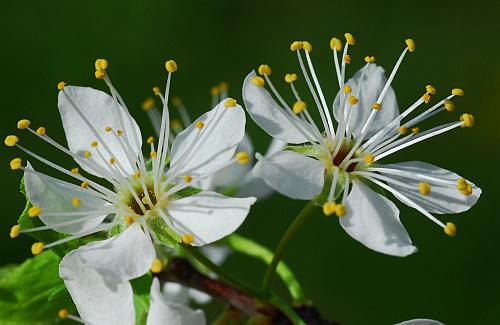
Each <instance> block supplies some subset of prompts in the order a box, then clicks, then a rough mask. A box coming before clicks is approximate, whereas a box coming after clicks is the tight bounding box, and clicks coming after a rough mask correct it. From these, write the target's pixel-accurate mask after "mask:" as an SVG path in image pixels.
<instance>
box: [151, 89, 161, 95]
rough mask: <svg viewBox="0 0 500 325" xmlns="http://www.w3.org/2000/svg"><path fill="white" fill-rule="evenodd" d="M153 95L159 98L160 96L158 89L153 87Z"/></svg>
mask: <svg viewBox="0 0 500 325" xmlns="http://www.w3.org/2000/svg"><path fill="white" fill-rule="evenodd" d="M153 93H154V94H155V95H156V96H159V95H160V94H161V91H160V87H153Z"/></svg>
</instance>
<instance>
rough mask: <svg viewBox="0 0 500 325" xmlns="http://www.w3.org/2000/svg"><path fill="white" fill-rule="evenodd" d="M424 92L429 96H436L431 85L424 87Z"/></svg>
mask: <svg viewBox="0 0 500 325" xmlns="http://www.w3.org/2000/svg"><path fill="white" fill-rule="evenodd" d="M425 90H426V91H427V92H428V93H429V94H431V95H435V94H436V88H434V87H433V86H432V85H427V86H425Z"/></svg>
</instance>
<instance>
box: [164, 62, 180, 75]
mask: <svg viewBox="0 0 500 325" xmlns="http://www.w3.org/2000/svg"><path fill="white" fill-rule="evenodd" d="M165 69H167V71H168V72H169V73H173V72H175V71H177V62H175V61H174V60H168V61H167V62H165Z"/></svg>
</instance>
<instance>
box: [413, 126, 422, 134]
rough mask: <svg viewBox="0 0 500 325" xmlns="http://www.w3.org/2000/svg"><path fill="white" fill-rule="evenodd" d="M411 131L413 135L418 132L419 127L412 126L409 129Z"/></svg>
mask: <svg viewBox="0 0 500 325" xmlns="http://www.w3.org/2000/svg"><path fill="white" fill-rule="evenodd" d="M411 133H413V134H414V135H417V134H419V133H420V128H418V127H416V128H412V129H411Z"/></svg>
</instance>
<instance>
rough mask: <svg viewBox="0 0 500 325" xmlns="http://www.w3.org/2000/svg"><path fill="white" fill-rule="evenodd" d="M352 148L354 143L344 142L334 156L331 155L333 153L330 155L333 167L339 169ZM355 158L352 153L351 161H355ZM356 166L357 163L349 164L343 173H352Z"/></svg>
mask: <svg viewBox="0 0 500 325" xmlns="http://www.w3.org/2000/svg"><path fill="white" fill-rule="evenodd" d="M353 146H354V143H352V142H350V141H344V142H343V143H342V146H341V147H340V149H339V150H338V152H337V153H336V154H335V155H333V152H331V153H330V154H331V158H332V163H333V164H334V165H335V166H337V167H340V165H341V164H342V162H343V161H344V159H345V158H346V157H347V155H348V154H349V152H350V151H351V149H352V147H353ZM356 158H357V155H356V153H354V155H353V157H352V158H351V159H356ZM357 165H358V163H357V162H351V163H350V164H349V165H348V166H347V168H345V171H346V172H353V171H354V170H355V169H356V166H357Z"/></svg>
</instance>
